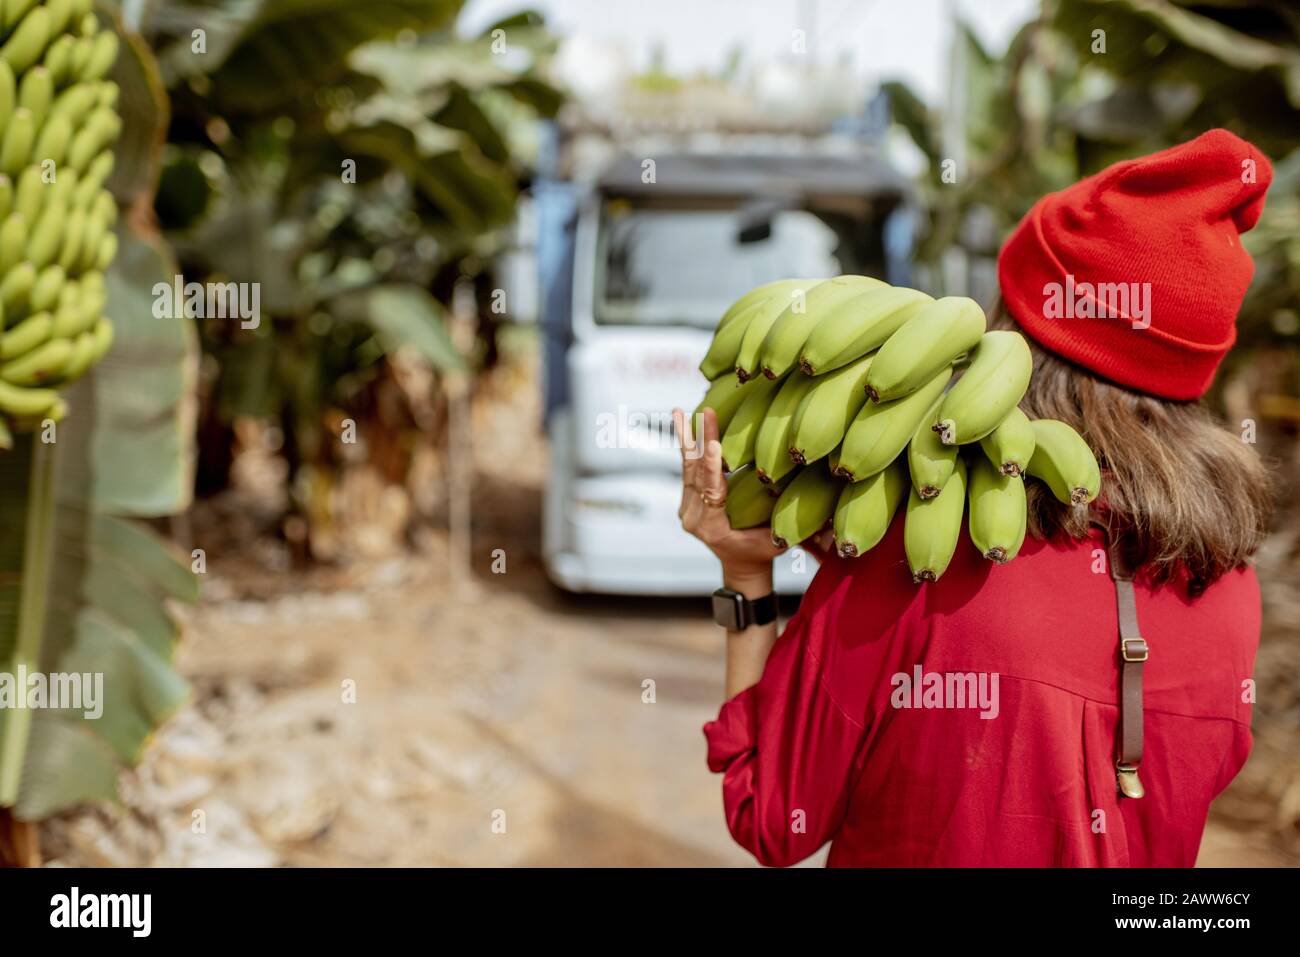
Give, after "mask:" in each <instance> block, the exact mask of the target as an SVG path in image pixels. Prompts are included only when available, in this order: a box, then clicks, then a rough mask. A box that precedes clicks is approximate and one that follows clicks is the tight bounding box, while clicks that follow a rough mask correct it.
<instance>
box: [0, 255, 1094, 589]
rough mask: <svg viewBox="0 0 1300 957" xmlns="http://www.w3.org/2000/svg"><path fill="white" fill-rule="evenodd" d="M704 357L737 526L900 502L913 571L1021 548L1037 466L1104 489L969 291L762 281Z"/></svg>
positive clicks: (1072, 483)
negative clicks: (934, 293) (960, 556)
mask: <svg viewBox="0 0 1300 957" xmlns="http://www.w3.org/2000/svg"><path fill="white" fill-rule="evenodd" d="M0 238H2V237H0ZM700 370H701V371H702V372H704V374H705V375H706V376H708V377H709V379H710V387H709V390H708V392H707V394H706V395H705V397H704V400H703V401H702V402H701V403H700V406H699V408H698V409H696V411H697V412H698V411H699V410H700V409H703V408H704V407H706V406H707V407H710V408H712V409H714V410H715V411H716V413H717V417H718V427H719V429H720V430H721V432H722V455H723V465H724V467H725V468H727V469H728V470H730V471H731V472H732V474H731V477H730V478H729V479H728V488H729V491H728V499H727V514H728V516H729V518H730V519H731V522H732V525H733V526H734V527H736V528H752V527H756V526H761V525H770V526H771V529H772V539H773V541H774V542H775V543H776V544H778V545H781V546H784V545H792V544H796V543H798V542H801V541H803V540H804V539H806V538H808V537H810V536H812V535H814V534H816V533H817V532H819V531H821V530H822V529H823V528H825V527H826V526H827V525H831V526H832V527H833V528H834V534H835V543H836V547H837V549H838V551H839V553H840V555H842V556H844V557H846V558H847V557H854V556H859V555H862V554H863V553H864V552H866V551H868V550H870V549H871V548H873V547H874V546H875V545H876V544H877V543H878V542H879V541H880V540H881V539H882V538H883V537H884V535H885V532H886V530H888V528H889V525H890V523H891V522H892V521H893V518H894V515H895V514H896V513H897V511H898V510H899V508H900V507H902V508H905V509H906V514H905V517H904V529H903V532H904V534H903V547H904V551H905V552H906V555H907V561H908V565H909V567H910V568H911V571H912V576H913V578H914V579H915V580H916V581H917V582H923V581H937V580H938V578H939V577H940V576H941V575H942V574H943V573H944V571H945V570H946V569H947V568H948V565H949V563H950V562H951V561H952V557H953V554H954V552H955V551H956V549H957V543H958V541H959V539H960V536H961V528H962V519H963V517H965V518H966V522H967V529H968V531H969V535H970V540H971V542H972V543H973V544H974V546H975V548H977V549H978V550H979V552H980V554H981V555H983V556H984V557H985V558H987V559H988V560H989V561H992V562H996V563H998V564H1002V563H1005V562H1009V561H1011V560H1012V559H1013V558H1015V557H1016V555H1017V554H1018V553H1019V551H1020V547H1021V545H1022V544H1023V543H1024V539H1025V532H1026V523H1027V510H1026V497H1025V481H1026V478H1032V479H1036V480H1038V481H1041V482H1043V483H1044V484H1045V485H1046V486H1047V488H1048V489H1049V490H1050V491H1051V493H1052V494H1053V495H1054V496H1056V498H1057V499H1059V500H1060V501H1061V502H1063V503H1065V504H1067V505H1070V506H1071V507H1079V506H1083V505H1086V504H1087V503H1089V502H1091V501H1093V500H1094V499H1095V498H1096V497H1097V495H1098V493H1099V492H1100V491H1101V472H1100V470H1099V469H1098V467H1097V460H1096V458H1095V457H1094V456H1093V454H1092V451H1091V449H1089V448H1088V445H1087V443H1086V442H1084V440H1083V438H1082V437H1081V436H1080V435H1079V434H1078V433H1077V432H1075V431H1074V429H1072V428H1070V426H1068V425H1066V424H1065V423H1064V422H1057V421H1055V420H1051V419H1045V420H1040V421H1030V419H1029V417H1028V416H1026V415H1025V413H1024V412H1023V411H1021V409H1020V407H1019V406H1020V401H1021V399H1023V398H1024V395H1025V392H1026V390H1027V389H1028V387H1029V380H1030V376H1031V374H1032V372H1033V361H1032V357H1031V355H1030V352H1029V345H1028V343H1026V342H1025V339H1024V337H1023V336H1021V335H1020V333H1018V332H1012V331H995V332H989V331H986V321H985V317H984V312H983V310H981V309H980V307H979V305H978V304H976V303H975V302H974V301H973V300H970V299H967V298H964V297H959V296H949V297H945V298H943V299H938V300H936V299H932V298H931V297H929V296H927V295H925V294H924V293H921V292H917V291H916V290H914V289H903V288H897V287H892V286H888V285H886V284H884V283H882V282H879V281H878V280H875V279H868V278H866V277H862V276H840V277H838V278H835V279H828V280H824V281H821V282H818V281H811V280H794V279H788V280H780V281H778V282H773V283H768V284H767V285H764V286H760V287H758V288H757V289H754V290H752V291H751V292H749V293H747V294H746V295H744V296H742V297H741V298H740V299H739V300H738V301H737V302H736V303H735V304H734V305H733V306H732V307H731V308H730V309H728V310H727V312H726V314H725V315H724V316H723V319H722V321H721V323H719V326H718V330H717V332H716V334H715V335H714V338H713V342H712V343H711V344H710V346H709V350H708V353H707V355H706V356H705V358H704V361H703V362H702V363H701V364H700ZM959 370H960V375H957V376H956V378H955V380H954V375H955V374H956V373H957V372H958V371H959ZM904 503H906V504H904Z"/></svg>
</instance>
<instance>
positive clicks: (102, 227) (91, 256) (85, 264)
mask: <svg viewBox="0 0 1300 957" xmlns="http://www.w3.org/2000/svg"><path fill="white" fill-rule="evenodd" d="M107 232H108V221H107V220H106V219H104V218H103V217H102V216H97V215H95V212H94V211H93V210H91V211H89V212H87V213H86V232H85V235H84V236H82V237H81V253H80V255H79V256H78V258H77V265H78V266H79V267H80V268H81V269H83V270H85V269H93V268H94V266H95V261H96V259H97V258H98V257H99V247H100V245H101V244H102V243H103V241H104V235H105V234H106V233H107Z"/></svg>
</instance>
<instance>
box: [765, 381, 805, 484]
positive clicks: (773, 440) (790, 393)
mask: <svg viewBox="0 0 1300 957" xmlns="http://www.w3.org/2000/svg"><path fill="white" fill-rule="evenodd" d="M816 381H817V380H816V379H814V378H812V377H811V376H806V375H804V374H803V373H802V372H792V373H790V375H789V377H788V378H787V379H786V380H785V382H784V384H783V385H782V386H781V388H780V389H779V390H778V391H777V393H776V397H775V398H774V399H772V404H771V405H769V406H768V408H767V415H766V416H764V417H763V424H762V425H760V426H759V427H758V437H757V438H756V439H755V440H754V465H755V467H756V468H757V469H758V477H759V478H760V479H762V480H763V481H764V482H768V483H771V482H776V481H779V480H780V479H782V478H784V477H785V476H786V475H788V474H789V473H790V472H792V471H793V470H794V467H795V462H794V459H792V458H790V435H791V432H792V430H793V428H794V419H795V413H796V412H798V411H799V406H800V405H802V404H803V400H804V398H805V397H806V396H807V395H808V391H809V390H810V389H811V388H812V386H813V383H814V382H816Z"/></svg>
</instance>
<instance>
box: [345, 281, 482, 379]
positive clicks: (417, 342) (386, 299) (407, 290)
mask: <svg viewBox="0 0 1300 957" xmlns="http://www.w3.org/2000/svg"><path fill="white" fill-rule="evenodd" d="M365 309H366V317H367V319H368V320H369V321H370V323H371V325H373V326H374V328H375V331H376V332H377V333H378V334H379V339H380V341H381V342H382V343H383V345H384V349H385V351H388V352H392V351H394V350H396V349H397V348H399V347H400V346H410V347H412V348H413V349H414V350H415V351H416V353H418V354H419V356H420V358H422V359H423V360H424V361H425V362H427V363H429V365H431V366H432V367H433V368H434V369H436V370H438V371H440V372H446V371H450V370H456V369H461V368H463V367H464V361H463V360H462V358H461V356H460V354H459V353H458V352H457V351H456V347H455V345H454V344H453V343H452V341H451V337H450V336H449V335H448V334H447V327H446V325H445V324H444V321H443V312H444V311H443V308H442V305H441V304H440V303H439V302H438V301H437V300H436V299H434V298H433V297H432V296H431V295H429V294H428V293H427V292H425V291H424V290H423V289H420V288H419V287H417V286H399V285H388V286H380V287H378V288H376V289H373V290H370V291H369V292H368V293H367V295H366V305H365Z"/></svg>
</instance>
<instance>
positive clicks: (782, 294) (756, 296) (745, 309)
mask: <svg viewBox="0 0 1300 957" xmlns="http://www.w3.org/2000/svg"><path fill="white" fill-rule="evenodd" d="M104 155H107V156H109V157H110V158H111V157H112V154H111V153H108V154H104ZM95 162H96V163H98V162H100V160H99V159H98V158H96V161H95ZM106 177H107V174H105V178H106ZM807 284H808V281H807V280H804V279H778V280H776V281H775V282H767V283H764V284H763V285H761V286H759V287H757V288H755V289H751V290H750V291H749V292H747V293H745V294H744V295H743V296H741V297H740V298H739V299H737V300H736V301H735V302H733V303H732V304H731V305H730V306H729V307H728V308H727V311H726V312H724V313H723V314H722V318H721V319H720V320H718V328H717V331H716V332H715V333H714V334H713V341H712V342H711V343H709V351H708V352H706V353H705V355H704V359H703V361H701V362H700V371H701V372H703V373H704V376H705V378H707V379H716V378H717V377H718V376H720V375H722V373H724V372H729V371H731V370H733V369H735V368H736V355H737V354H738V353H739V352H740V343H741V340H743V339H744V337H745V329H746V328H747V327H748V325H749V320H750V319H752V318H753V316H754V313H755V312H756V310H757V309H758V307H759V306H761V305H762V304H763V303H764V302H765V301H767V300H769V299H776V300H778V301H780V302H781V303H786V302H789V301H790V293H791V292H792V291H794V290H795V289H799V288H801V287H802V286H806V285H807Z"/></svg>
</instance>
